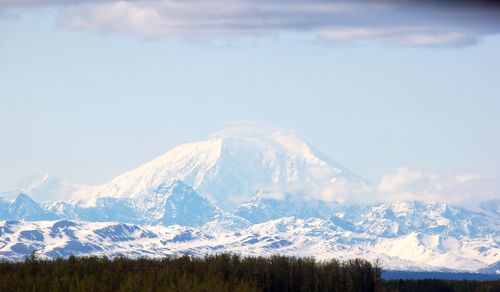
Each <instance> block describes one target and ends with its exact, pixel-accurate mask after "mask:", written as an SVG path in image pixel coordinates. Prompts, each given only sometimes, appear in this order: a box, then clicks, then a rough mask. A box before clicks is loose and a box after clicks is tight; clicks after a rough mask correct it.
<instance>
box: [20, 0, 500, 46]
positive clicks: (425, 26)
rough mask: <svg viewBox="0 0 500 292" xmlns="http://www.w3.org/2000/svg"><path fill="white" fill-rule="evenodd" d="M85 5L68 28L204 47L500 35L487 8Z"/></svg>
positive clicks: (424, 42) (65, 13) (499, 22)
mask: <svg viewBox="0 0 500 292" xmlns="http://www.w3.org/2000/svg"><path fill="white" fill-rule="evenodd" d="M10 2H15V1H10ZM28 2H29V1H28ZM55 2H56V3H61V2H60V1H59V2H58V1H55ZM78 2H80V1H76V3H77V4H74V5H67V6H65V8H63V9H62V10H61V14H60V18H61V21H62V23H63V24H64V25H65V26H67V27H70V28H74V29H95V30H98V31H101V32H105V33H110V34H131V35H139V36H145V37H151V38H165V37H182V38H195V39H200V38H201V39H204V38H216V37H233V36H256V35H269V34H271V35H274V34H286V33H292V32H293V33H305V34H309V35H315V36H318V37H319V38H320V39H322V40H327V41H329V42H353V41H359V40H361V41H363V40H368V41H378V42H384V43H397V44H402V45H410V46H463V45H470V44H474V43H476V42H478V41H479V40H480V39H481V38H482V37H483V36H486V35H490V34H496V33H499V32H500V9H497V8H498V7H496V6H495V7H493V8H492V9H489V10H488V11H487V12H488V13H485V10H486V9H487V8H488V7H486V6H485V7H479V8H476V9H467V7H462V6H459V5H457V6H452V5H450V6H429V5H426V4H425V3H427V2H425V1H424V2H415V1H389V0H385V1H383V0H378V1H361V0H357V1H345V0H336V1H323V0H312V1H305V0H287V1H262V0H256V1H250V0H219V1H207V0H196V1H179V0H158V1H148V0H146V1H145V0H139V1H102V2H94V1H88V2H83V4H82V3H78ZM66 3H67V2H66ZM70 3H75V2H71V1H70ZM427 4H428V3H427Z"/></svg>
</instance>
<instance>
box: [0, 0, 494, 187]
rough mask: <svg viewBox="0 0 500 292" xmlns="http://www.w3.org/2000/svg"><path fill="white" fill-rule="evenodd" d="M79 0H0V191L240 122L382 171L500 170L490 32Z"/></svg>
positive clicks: (91, 169)
mask: <svg viewBox="0 0 500 292" xmlns="http://www.w3.org/2000/svg"><path fill="white" fill-rule="evenodd" d="M7 2H9V1H7ZM10 2H12V3H14V2H16V1H10ZM24 2H29V1H24ZM83 2H84V3H83V4H75V6H74V7H62V8H61V7H60V6H58V5H57V3H55V4H54V3H52V4H53V5H50V6H43V5H42V6H37V7H31V6H30V5H28V7H21V8H19V7H16V5H14V4H15V3H14V4H12V6H14V7H13V8H12V7H4V8H3V9H2V10H1V11H0V36H1V41H0V137H1V138H0V190H10V189H11V188H14V187H15V185H16V183H17V182H18V181H20V180H21V179H23V178H24V177H26V176H28V175H30V174H43V173H47V172H50V173H53V174H55V175H57V176H60V177H62V178H64V179H66V180H68V181H71V182H74V183H82V184H95V183H103V182H106V181H107V180H109V179H111V178H112V177H114V176H116V175H117V174H120V173H122V172H123V171H126V170H129V169H131V168H134V167H136V166H138V165H140V164H142V163H144V162H146V161H148V160H150V159H152V158H153V157H155V156H157V155H160V154H162V153H164V152H166V151H167V150H168V149H170V148H171V147H173V146H175V145H177V144H180V143H184V142H190V141H196V140H200V139H203V138H206V137H208V136H209V135H210V133H212V132H215V131H218V130H220V129H222V128H225V127H228V126H231V125H234V124H238V123H245V122H258V123H263V124H268V125H274V126H280V127H285V128H291V129H294V130H296V131H297V132H299V133H300V134H301V135H302V136H303V137H304V138H306V139H307V140H308V141H309V142H310V143H311V144H313V145H315V146H316V147H317V148H319V149H320V150H322V151H323V152H324V153H325V154H327V155H329V156H330V157H331V158H333V159H335V160H337V161H338V162H340V163H341V164H343V165H345V166H347V167H348V168H350V169H352V170H353V171H354V172H356V173H358V174H360V175H361V176H364V177H366V178H368V179H370V180H372V181H378V180H379V179H380V178H381V177H382V176H383V175H384V174H387V173H390V172H393V171H395V170H396V169H397V168H398V167H400V166H406V167H408V168H410V169H417V170H422V171H425V172H428V173H479V174H488V175H493V176H498V175H500V163H499V162H500V151H498V149H500V135H499V133H500V118H499V117H500V54H499V52H500V37H499V36H498V35H497V34H496V33H495V32H491V31H490V30H487V29H483V28H482V27H481V28H478V29H476V30H466V33H463V34H460V33H457V32H456V31H455V30H453V31H452V32H448V31H446V30H444V29H443V30H442V31H440V32H439V34H437V33H436V32H433V31H432V32H430V34H431V35H432V37H431V38H429V37H428V36H427V35H425V37H424V36H423V34H424V33H428V32H426V31H425V32H420V31H419V32H418V37H417V36H415V35H409V34H411V33H413V30H410V29H405V30H403V32H401V35H399V33H400V32H399V30H398V34H396V33H395V32H394V31H393V30H392V29H391V30H390V31H389V32H387V31H388V30H387V29H386V28H384V29H381V28H377V30H366V28H364V29H363V30H361V29H359V28H356V30H347V31H348V32H349V33H350V34H349V37H345V34H344V32H343V33H342V34H340V33H339V32H338V31H335V30H333V35H334V36H335V37H334V39H333V41H332V39H325V38H323V37H322V35H321V34H322V33H323V32H321V33H315V31H310V30H308V29H305V30H304V29H286V30H285V31H284V32H283V31H282V30H274V29H270V28H268V27H264V28H261V27H258V30H259V31H258V32H257V33H250V34H249V33H247V32H245V31H243V32H240V31H236V32H234V31H230V32H227V30H228V29H227V27H224V28H222V29H221V28H217V30H213V31H212V30H210V31H208V32H207V36H206V37H200V34H202V33H203V31H201V32H198V31H197V28H196V27H197V26H196V25H194V24H191V23H189V25H184V24H182V25H184V27H182V26H181V28H182V29H180V30H179V31H174V32H170V31H166V32H165V31H162V30H158V29H156V27H155V25H156V22H152V23H147V25H143V22H139V24H137V23H136V22H132V23H131V24H130V23H122V22H118V26H117V25H112V23H113V22H112V21H115V20H116V19H111V20H109V19H104V20H103V19H101V18H97V16H95V15H98V16H99V17H100V15H101V14H99V13H97V12H95V11H96V9H97V8H99V9H101V8H102V7H99V5H101V4H93V3H92V2H90V3H85V1H83ZM139 2H140V1H139ZM109 3H113V2H112V1H111V2H109ZM93 5H97V6H98V7H97V8H95V7H94V6H93ZM102 5H107V4H102ZM110 5H111V4H110ZM144 5H146V4H144ZM145 7H146V6H145ZM0 8H1V7H0ZM105 8H106V7H105ZM79 9H80V10H79ZM165 9H166V8H165ZM82 11H83V12H82ZM120 11H121V10H120ZM75 15H76V16H75ZM106 15H107V14H106ZM93 17H94V18H93ZM117 17H118V19H120V18H119V17H120V15H118V16H117ZM182 17H184V16H182V15H181V16H178V19H183V18H182ZM186 17H187V16H186ZM189 17H192V16H191V15H189ZM81 19H85V20H86V22H82V20H81ZM167 19H170V18H167ZM87 20H88V21H87ZM92 20H94V22H92ZM160 20H161V19H160ZM160 20H159V21H160ZM110 23H111V24H110ZM195 24H196V23H195ZM405 25H406V24H405ZM160 26H161V25H160ZM117 27H119V28H120V29H117ZM193 27H194V28H193ZM378 27H380V26H378ZM443 27H444V26H443ZM467 27H470V26H467ZM252 29H254V30H255V29H256V28H252ZM408 31H412V32H411V33H409V32H408ZM443 31H444V32H443ZM328 33H329V34H328V35H329V36H330V35H332V32H331V31H329V32H328ZM422 40H431V42H430V43H427V42H425V43H422ZM422 44H423V45H422Z"/></svg>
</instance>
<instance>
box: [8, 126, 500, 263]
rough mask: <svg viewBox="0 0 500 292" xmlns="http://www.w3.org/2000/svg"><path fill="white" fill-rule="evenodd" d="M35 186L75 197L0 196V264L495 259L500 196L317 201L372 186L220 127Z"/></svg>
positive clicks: (498, 257) (277, 133)
mask: <svg viewBox="0 0 500 292" xmlns="http://www.w3.org/2000/svg"><path fill="white" fill-rule="evenodd" d="M33 181H34V183H33V184H32V185H31V186H30V184H29V183H28V184H27V185H25V186H24V187H23V189H24V190H31V191H33V192H34V191H35V190H36V192H41V193H39V197H40V196H42V194H43V192H44V191H46V192H47V193H51V196H53V197H59V196H62V194H65V195H67V193H66V192H67V191H68V189H71V190H72V195H71V197H72V198H73V200H59V201H45V202H43V203H42V204H40V203H38V202H37V201H36V200H33V199H31V198H30V193H29V192H28V194H19V195H18V196H17V197H16V198H15V199H12V200H5V199H0V220H7V221H4V222H0V257H2V256H3V257H7V258H11V259H21V258H23V257H24V256H25V255H26V254H28V253H29V252H31V251H32V250H36V251H37V253H39V254H40V255H43V256H47V257H58V256H68V255H70V254H98V255H108V256H116V255H120V254H124V255H128V256H150V257H153V256H161V255H166V254H182V253H192V254H199V255H202V254H205V253H207V252H222V251H230V252H237V253H242V254H248V255H252V254H254V255H255V254H263V255H269V254H275V253H280V254H289V255H298V256H314V257H317V258H330V257H338V258H349V257H363V258H367V259H369V260H375V259H381V260H382V263H383V265H384V267H385V268H394V269H412V270H463V271H476V270H478V269H485V270H487V269H489V270H488V271H490V270H494V269H496V267H498V262H499V261H500V228H499V226H500V212H499V210H500V208H499V202H500V201H499V200H491V201H488V202H483V203H482V204H480V205H479V207H478V208H477V209H468V208H459V207H455V206H450V205H447V204H443V203H435V202H417V201H399V202H376V203H374V202H375V200H373V201H372V202H371V203H367V202H354V201H346V202H343V201H341V200H336V199H335V197H333V198H332V197H331V196H330V197H328V198H325V197H324V192H323V191H324V190H325V189H328V188H330V187H332V186H339V185H340V186H345V185H356V186H365V185H367V184H368V183H367V182H366V181H365V180H364V179H362V178H360V177H359V176H357V175H355V174H353V173H352V172H350V171H349V170H347V169H345V168H343V167H341V166H339V165H338V164H337V163H335V162H333V161H332V160H330V159H328V158H326V157H325V156H324V155H322V154H320V153H319V152H318V151H316V150H314V148H313V147H311V146H310V145H309V144H308V143H306V142H305V141H303V140H302V139H301V138H300V137H299V136H297V135H296V134H294V133H293V132H291V131H286V130H260V129H251V130H248V129H245V130H243V131H242V130H234V129H233V130H228V131H223V132H220V133H218V134H216V135H214V136H213V137H212V138H210V139H208V140H205V141H201V142H195V143H190V144H185V145H181V146H178V147H176V148H174V149H172V150H171V151H169V152H167V153H166V154H164V155H162V156H160V157H158V158H156V159H155V160H153V161H151V162H149V163H146V164H145V165H143V166H140V167H138V168H137V169H135V170H132V171H129V172H126V173H124V174H122V175H119V176H118V177H116V178H115V179H113V180H112V181H111V182H109V183H107V184H104V185H100V186H93V187H78V186H73V185H71V184H67V183H64V182H62V181H61V180H59V179H55V178H53V177H52V178H51V177H50V176H47V177H45V178H44V179H41V180H36V179H35V180H33ZM340 190H343V188H340ZM346 190H349V188H346ZM58 192H59V193H58ZM42 197H43V196H42ZM495 263H496V266H495Z"/></svg>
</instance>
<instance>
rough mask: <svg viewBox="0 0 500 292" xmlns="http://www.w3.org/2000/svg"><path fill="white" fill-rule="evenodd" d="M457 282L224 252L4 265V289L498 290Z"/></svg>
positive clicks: (0, 278) (354, 264) (355, 263)
mask: <svg viewBox="0 0 500 292" xmlns="http://www.w3.org/2000/svg"><path fill="white" fill-rule="evenodd" d="M455 282H456V283H455ZM455 282H453V283H451V282H448V283H445V285H444V286H443V285H441V284H442V283H437V284H439V285H441V286H439V285H438V286H432V285H433V283H434V284H436V282H432V283H430V282H425V281H423V282H418V281H413V282H412V281H408V280H406V281H382V280H381V270H380V267H379V266H378V265H376V264H371V263H370V262H368V261H365V260H360V259H355V260H348V261H342V262H341V261H338V260H330V261H321V262H318V261H315V260H314V259H313V258H297V257H287V256H272V257H240V256H238V255H233V254H220V255H207V256H205V257H203V258H199V257H192V256H187V255H186V256H181V257H167V258H162V259H129V258H114V259H108V258H105V257H73V256H72V257H70V258H68V259H53V260H49V259H37V258H36V257H35V256H34V255H32V256H30V257H28V258H27V259H26V260H25V261H24V262H8V261H1V262H0V291H92V292H98V291H189V292H195V291H498V290H494V289H496V288H498V285H497V286H495V285H496V284H498V283H494V282H491V283H490V286H484V285H483V286H480V285H482V284H487V283H482V284H481V283H479V282H467V283H465V282H461V281H455ZM429 283H430V284H429ZM419 285H420V286H419ZM453 285H455V286H453ZM457 285H458V286H457ZM460 285H462V286H460ZM419 287H426V288H429V289H434V288H433V287H438V288H439V287H441V288H442V287H445V288H446V287H454V288H452V289H455V288H457V289H459V290H428V289H426V288H420V289H419ZM462 288H463V289H462ZM476 288H478V289H483V288H484V289H486V290H474V289H476ZM412 289H413V290H412ZM415 289H416V290H415ZM460 289H462V290H460ZM464 289H465V290H464ZM470 289H472V290H470ZM488 289H490V290H488ZM491 289H493V290H491Z"/></svg>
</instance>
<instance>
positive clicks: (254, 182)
mask: <svg viewBox="0 0 500 292" xmlns="http://www.w3.org/2000/svg"><path fill="white" fill-rule="evenodd" d="M173 179H178V180H182V181H184V182H185V183H187V184H188V185H191V186H193V188H194V189H195V191H196V192H198V193H199V194H200V195H202V196H204V197H206V198H207V199H209V200H211V201H212V202H213V203H215V204H216V205H217V206H220V207H221V208H223V209H234V208H235V207H236V206H237V205H238V204H240V203H241V202H244V201H246V200H248V199H249V198H250V197H251V196H252V195H253V193H255V191H257V190H272V191H273V192H278V193H280V192H284V191H285V190H289V189H290V188H300V189H302V190H304V189H305V190H311V191H313V190H314V189H317V188H318V187H320V186H323V185H326V184H329V183H333V182H339V181H362V179H361V178H360V177H359V176H357V175H355V174H353V173H352V172H351V171H349V170H347V169H345V168H344V167H342V166H340V165H339V164H337V163H336V162H334V161H332V160H330V159H329V158H326V156H325V155H322V154H321V153H319V152H318V151H316V150H315V149H314V148H313V147H311V146H310V145H309V144H308V143H307V142H306V141H304V139H302V138H301V137H300V136H298V135H297V134H295V133H294V132H292V131H290V130H283V129H269V128H256V127H246V128H230V129H226V130H224V131H221V132H218V133H216V134H214V135H212V136H211V137H210V138H209V139H207V140H204V141H200V142H194V143H189V144H184V145H180V146H177V147H175V148H173V149H172V150H170V151H168V152H167V153H165V154H163V155H161V156H159V157H157V158H156V159H154V160H153V161H151V162H148V163H146V164H144V165H142V166H140V167H138V168H136V169H134V170H132V171H128V172H126V173H124V174H122V175H119V176H117V177H116V178H114V179H113V180H111V181H110V182H109V183H106V184H104V185H100V186H95V187H86V188H82V189H80V190H79V191H77V192H75V193H74V194H73V198H74V199H83V200H95V199H96V198H97V197H132V198H133V197H136V196H141V195H143V194H146V193H150V192H151V191H153V190H155V189H156V188H158V186H160V185H161V184H163V183H165V182H167V181H170V180H173Z"/></svg>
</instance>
